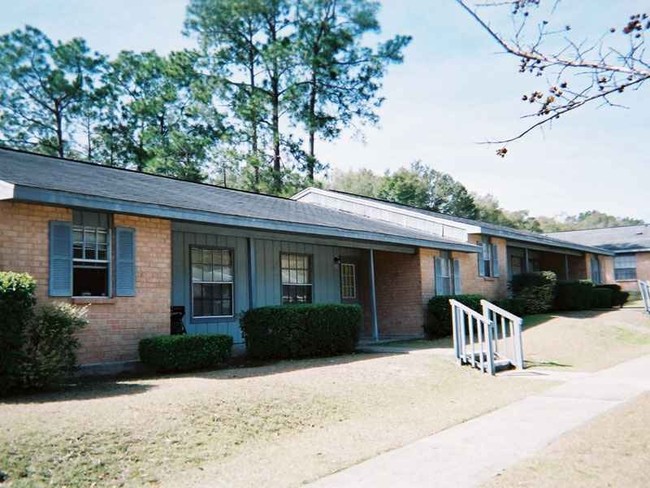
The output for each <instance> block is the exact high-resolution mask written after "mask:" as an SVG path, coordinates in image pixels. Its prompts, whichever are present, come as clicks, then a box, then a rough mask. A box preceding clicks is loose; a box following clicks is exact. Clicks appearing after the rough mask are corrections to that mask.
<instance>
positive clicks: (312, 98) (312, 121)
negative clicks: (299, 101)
mask: <svg viewBox="0 0 650 488" xmlns="http://www.w3.org/2000/svg"><path fill="white" fill-rule="evenodd" d="M316 87H317V82H316V68H315V67H313V68H312V74H311V82H310V88H311V92H310V94H309V127H308V130H309V154H308V155H307V178H308V179H309V181H310V182H312V183H313V181H314V173H315V166H316V147H315V146H316V90H317V88H316Z"/></svg>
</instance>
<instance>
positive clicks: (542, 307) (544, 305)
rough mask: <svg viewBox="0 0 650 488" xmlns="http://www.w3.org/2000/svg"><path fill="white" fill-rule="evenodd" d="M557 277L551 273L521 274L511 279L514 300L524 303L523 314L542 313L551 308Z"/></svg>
mask: <svg viewBox="0 0 650 488" xmlns="http://www.w3.org/2000/svg"><path fill="white" fill-rule="evenodd" d="M556 283H557V276H556V275H555V273H553V272H552V271H540V272H535V273H522V274H519V275H515V276H513V277H512V281H511V282H510V288H511V290H512V294H513V296H514V298H517V299H519V300H521V301H522V302H523V303H524V310H525V314H526V315H529V314H536V313H544V312H548V311H549V310H551V308H552V307H553V298H554V296H555V285H556Z"/></svg>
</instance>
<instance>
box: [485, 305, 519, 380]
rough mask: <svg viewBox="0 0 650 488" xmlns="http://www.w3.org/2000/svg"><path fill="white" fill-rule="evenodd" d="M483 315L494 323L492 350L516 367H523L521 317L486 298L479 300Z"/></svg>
mask: <svg viewBox="0 0 650 488" xmlns="http://www.w3.org/2000/svg"><path fill="white" fill-rule="evenodd" d="M481 307H482V308H483V315H484V316H485V317H486V318H487V319H488V320H489V321H490V322H491V323H492V324H494V352H495V354H496V355H497V356H498V357H499V358H502V359H507V360H509V361H510V362H511V363H512V364H513V365H514V366H515V367H516V368H519V369H524V348H523V342H522V337H521V326H522V324H523V319H522V318H521V317H517V316H516V315H515V314H512V313H510V312H508V311H507V310H504V309H502V308H500V307H497V306H496V305H494V304H493V303H490V302H488V301H487V300H481Z"/></svg>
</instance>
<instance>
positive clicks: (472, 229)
mask: <svg viewBox="0 0 650 488" xmlns="http://www.w3.org/2000/svg"><path fill="white" fill-rule="evenodd" d="M311 193H314V194H320V195H323V196H328V197H330V198H338V199H339V200H343V201H346V202H351V203H360V204H363V205H367V206H369V207H373V208H378V209H382V210H386V211H389V212H395V213H396V214H400V215H406V216H408V217H411V218H416V219H421V220H426V221H428V222H434V223H436V224H441V225H446V226H448V227H455V228H458V229H462V230H464V231H465V232H467V233H468V234H482V233H483V232H482V230H481V227H480V226H478V225H471V224H465V223H463V222H457V221H455V220H450V219H445V218H440V217H434V216H432V215H425V214H422V213H420V212H413V211H412V210H409V209H408V208H398V207H394V206H392V205H386V204H384V203H382V202H378V201H376V200H369V199H366V198H364V197H355V196H352V195H345V194H343V193H336V192H330V191H327V190H321V189H320V188H313V187H310V188H305V189H304V190H302V191H301V192H299V193H296V194H295V195H294V196H292V197H291V198H292V199H293V200H302V199H303V198H304V197H306V196H308V195H309V194H311Z"/></svg>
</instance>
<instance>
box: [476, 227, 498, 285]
mask: <svg viewBox="0 0 650 488" xmlns="http://www.w3.org/2000/svg"><path fill="white" fill-rule="evenodd" d="M476 245H477V246H479V247H480V251H479V253H478V256H477V259H478V275H479V276H484V277H488V278H493V277H494V278H496V277H498V276H499V259H498V258H499V254H498V249H497V245H496V244H492V241H491V239H490V237H489V236H482V237H481V240H480V241H478V242H477V243H476Z"/></svg>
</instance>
